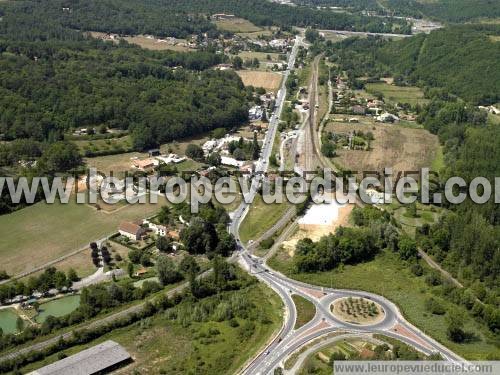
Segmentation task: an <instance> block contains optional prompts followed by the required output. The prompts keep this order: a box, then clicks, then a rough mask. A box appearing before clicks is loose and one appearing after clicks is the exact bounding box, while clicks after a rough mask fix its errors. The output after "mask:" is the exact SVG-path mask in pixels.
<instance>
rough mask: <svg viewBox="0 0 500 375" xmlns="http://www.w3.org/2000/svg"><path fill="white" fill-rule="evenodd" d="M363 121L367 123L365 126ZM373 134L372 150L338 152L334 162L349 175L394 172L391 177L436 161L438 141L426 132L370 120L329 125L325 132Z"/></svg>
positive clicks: (361, 119) (331, 123)
mask: <svg viewBox="0 0 500 375" xmlns="http://www.w3.org/2000/svg"><path fill="white" fill-rule="evenodd" d="M365 119H366V122H365ZM353 130H356V131H362V132H364V133H365V134H366V133H367V132H369V131H370V132H372V133H373V135H374V138H375V140H374V141H372V142H371V150H370V151H364V150H344V149H337V157H335V158H334V159H333V160H334V161H335V162H336V163H337V164H340V165H341V166H342V167H343V168H344V169H347V170H351V171H358V172H362V171H379V172H383V171H384V168H386V167H388V168H393V174H394V176H396V174H397V173H398V172H400V171H416V170H419V169H420V168H422V167H430V166H431V165H432V162H433V161H434V160H435V158H436V155H437V152H438V149H439V140H438V138H437V136H435V135H432V134H431V133H429V132H428V131H427V130H424V129H417V128H410V127H403V126H401V125H398V124H394V125H389V124H378V123H375V122H374V121H373V119H372V118H368V117H365V118H360V123H357V124H352V123H351V124H350V123H345V122H330V123H329V124H327V125H326V126H325V131H326V132H333V133H344V134H348V133H350V132H351V131H353Z"/></svg>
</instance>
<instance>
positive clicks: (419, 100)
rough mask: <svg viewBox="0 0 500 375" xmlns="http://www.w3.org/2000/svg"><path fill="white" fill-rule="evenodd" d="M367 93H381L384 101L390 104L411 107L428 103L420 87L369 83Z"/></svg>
mask: <svg viewBox="0 0 500 375" xmlns="http://www.w3.org/2000/svg"><path fill="white" fill-rule="evenodd" d="M366 91H367V92H369V93H371V94H373V93H375V92H381V93H382V94H383V95H384V99H385V100H386V101H388V102H390V103H393V104H396V103H408V104H411V105H416V104H425V103H427V102H428V100H427V99H425V98H424V93H423V91H422V90H421V89H420V88H418V87H413V86H408V87H402V86H394V85H389V84H387V83H368V84H367V85H366Z"/></svg>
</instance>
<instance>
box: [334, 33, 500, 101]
mask: <svg viewBox="0 0 500 375" xmlns="http://www.w3.org/2000/svg"><path fill="white" fill-rule="evenodd" d="M494 35H500V28H499V27H498V26H494V25H463V26H454V27H449V28H444V29H440V30H436V31H433V32H431V33H430V34H428V35H427V34H420V35H417V36H415V37H412V38H407V39H404V40H400V41H387V40H384V39H382V38H378V37H369V38H364V39H362V38H350V39H346V40H344V41H342V42H340V43H336V44H333V43H327V52H326V53H327V56H328V57H329V58H330V60H331V61H332V62H335V63H338V64H339V65H340V67H341V69H342V70H344V71H346V72H347V74H348V75H349V77H350V78H357V77H362V76H368V77H370V78H371V79H375V80H376V79H378V78H380V77H386V76H393V77H395V78H397V79H396V80H395V81H396V82H397V83H399V84H403V85H404V84H408V85H417V86H421V87H430V88H437V87H440V88H443V89H444V90H446V91H447V92H449V93H451V94H454V95H456V96H459V97H461V98H463V99H464V100H466V101H469V102H472V103H473V104H493V103H497V102H498V101H499V100H500V90H499V89H498V84H497V82H499V81H500V65H499V64H500V63H499V61H500V44H499V43H496V42H494V41H493V40H491V38H490V36H494Z"/></svg>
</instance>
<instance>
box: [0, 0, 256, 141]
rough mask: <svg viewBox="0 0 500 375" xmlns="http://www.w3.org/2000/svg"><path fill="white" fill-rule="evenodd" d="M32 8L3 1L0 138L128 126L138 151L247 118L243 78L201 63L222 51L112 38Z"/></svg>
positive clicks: (215, 59) (51, 137)
mask: <svg viewBox="0 0 500 375" xmlns="http://www.w3.org/2000/svg"><path fill="white" fill-rule="evenodd" d="M31 9H32V8H30V7H27V8H22V7H21V6H20V5H19V4H16V5H15V6H10V3H9V6H4V7H3V14H4V15H3V20H2V22H0V52H2V55H1V56H0V66H1V69H0V91H1V93H2V95H1V99H0V108H1V110H0V113H1V115H0V133H1V134H3V137H4V139H5V140H12V139H19V138H31V139H34V140H37V141H55V140H60V139H62V135H63V133H64V132H66V131H67V130H69V129H71V128H74V127H86V126H97V125H101V124H104V125H106V126H107V127H109V128H118V129H128V130H130V131H131V134H132V137H133V141H134V146H135V148H137V149H144V148H147V147H150V146H153V145H155V144H157V143H158V142H165V141H168V140H171V139H173V138H174V137H175V138H177V137H182V136H187V135H191V134H194V133H199V132H202V131H207V130H211V129H214V128H219V127H230V126H234V125H237V124H239V123H241V122H243V121H245V120H246V109H245V93H244V90H243V85H242V83H241V80H240V79H239V78H238V77H237V76H236V75H235V74H234V73H231V72H218V71H213V70H207V68H209V67H211V66H213V65H215V64H218V63H220V62H223V61H224V56H220V55H216V54H215V53H211V52H196V53H174V52H153V51H145V50H142V49H140V48H139V47H135V46H131V45H128V44H126V43H120V44H119V45H113V44H110V43H105V42H101V41H98V40H95V39H92V38H89V37H85V36H84V35H82V34H80V33H78V32H76V31H72V30H70V29H68V28H66V27H65V26H64V25H63V24H61V23H53V22H52V20H49V19H39V18H38V14H37V13H36V12H35V13H31V12H30V10H31ZM37 9H38V8H37ZM174 68H178V69H174ZM182 68H184V69H182ZM193 71H201V72H199V73H196V72H193Z"/></svg>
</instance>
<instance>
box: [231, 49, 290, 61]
mask: <svg viewBox="0 0 500 375" xmlns="http://www.w3.org/2000/svg"><path fill="white" fill-rule="evenodd" d="M268 55H269V56H270V57H271V60H269V59H268V58H267V56H268ZM238 56H239V57H241V58H242V59H243V60H248V59H255V58H257V59H259V60H260V61H262V62H278V61H282V60H280V58H279V56H280V55H279V53H266V52H254V51H243V52H240V53H239V54H238Z"/></svg>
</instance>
